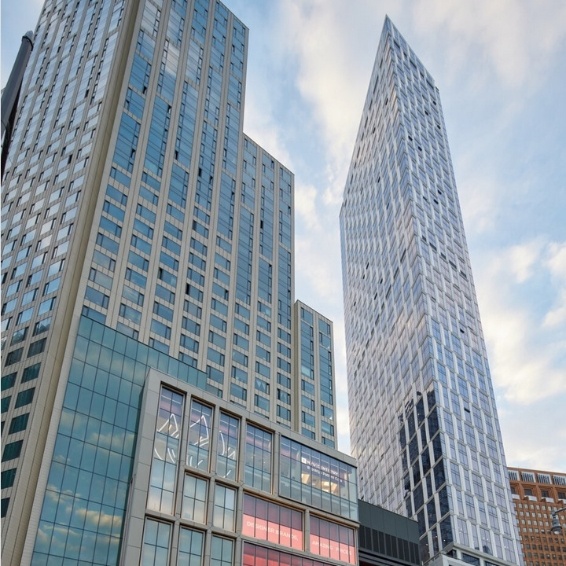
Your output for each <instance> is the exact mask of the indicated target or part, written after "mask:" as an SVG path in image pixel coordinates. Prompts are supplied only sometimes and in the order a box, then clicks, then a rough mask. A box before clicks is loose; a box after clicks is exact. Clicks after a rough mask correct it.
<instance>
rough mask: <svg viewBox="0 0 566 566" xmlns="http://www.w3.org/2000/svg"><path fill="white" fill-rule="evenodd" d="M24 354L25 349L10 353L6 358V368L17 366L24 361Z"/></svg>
mask: <svg viewBox="0 0 566 566" xmlns="http://www.w3.org/2000/svg"><path fill="white" fill-rule="evenodd" d="M23 352H24V349H23V348H18V349H17V350H12V351H11V352H8V355H7V356H6V366H11V365H12V364H17V363H18V362H19V361H20V360H21V359H22V354H23Z"/></svg>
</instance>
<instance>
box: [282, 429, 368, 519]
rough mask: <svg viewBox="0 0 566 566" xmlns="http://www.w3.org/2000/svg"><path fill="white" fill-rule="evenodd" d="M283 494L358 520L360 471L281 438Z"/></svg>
mask: <svg viewBox="0 0 566 566" xmlns="http://www.w3.org/2000/svg"><path fill="white" fill-rule="evenodd" d="M280 468H281V470H280V471H281V475H280V484H279V493H280V495H282V496H283V497H288V498H290V499H294V500H296V501H302V502H303V503H306V504H307V505H314V506H315V507H318V508H320V509H324V510H325V511H329V512H338V513H339V514H340V515H342V516H344V517H347V518H351V519H355V518H356V517H357V513H358V511H357V495H356V493H357V481H356V469H355V468H354V467H352V466H351V465H349V464H347V463H345V462H342V461H341V460H338V459H336V458H333V457H331V456H328V455H326V454H323V453H321V452H319V451H317V450H314V449H312V448H310V447H307V446H304V445H302V444H299V443H298V442H295V441H294V440H291V439H289V438H286V437H284V436H282V437H281V455H280Z"/></svg>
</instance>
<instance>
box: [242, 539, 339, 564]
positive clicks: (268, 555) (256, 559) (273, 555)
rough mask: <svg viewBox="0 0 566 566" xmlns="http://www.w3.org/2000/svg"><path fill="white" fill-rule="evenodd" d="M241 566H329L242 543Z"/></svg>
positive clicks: (271, 549) (272, 549)
mask: <svg viewBox="0 0 566 566" xmlns="http://www.w3.org/2000/svg"><path fill="white" fill-rule="evenodd" d="M242 564H243V566H330V564H328V563H327V562H319V561H318V560H311V559H310V558H303V557H302V556H295V555H293V554H288V553H286V552H280V551H279V550H275V549H274V548H263V547H262V546H257V545H255V544H250V543H249V542H244V556H243V561H242Z"/></svg>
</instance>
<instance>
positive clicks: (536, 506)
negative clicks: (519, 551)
mask: <svg viewBox="0 0 566 566" xmlns="http://www.w3.org/2000/svg"><path fill="white" fill-rule="evenodd" d="M508 473H509V483H510V485H511V493H512V497H513V503H514V504H515V511H516V513H517V521H518V524H519V535H520V537H521V546H522V547H523V556H524V557H525V566H562V565H563V564H566V528H563V530H562V532H561V533H560V534H554V533H552V532H550V528H551V526H552V512H553V511H558V510H559V509H564V508H565V507H566V475H565V474H557V473H555V472H543V471H541V470H524V469H521V468H509V469H508ZM558 518H559V520H560V523H561V524H563V525H564V524H565V523H566V513H564V512H563V513H561V514H559V515H558Z"/></svg>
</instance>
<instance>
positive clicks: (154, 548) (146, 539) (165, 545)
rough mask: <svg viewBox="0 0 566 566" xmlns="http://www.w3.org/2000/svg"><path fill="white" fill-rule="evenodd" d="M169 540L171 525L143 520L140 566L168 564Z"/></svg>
mask: <svg viewBox="0 0 566 566" xmlns="http://www.w3.org/2000/svg"><path fill="white" fill-rule="evenodd" d="M170 538H171V525H168V524H167V523H161V522H159V521H154V520H153V519H146V520H145V529H144V534H143V548H142V557H141V565H142V566H162V565H163V564H168V563H169V540H170Z"/></svg>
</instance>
